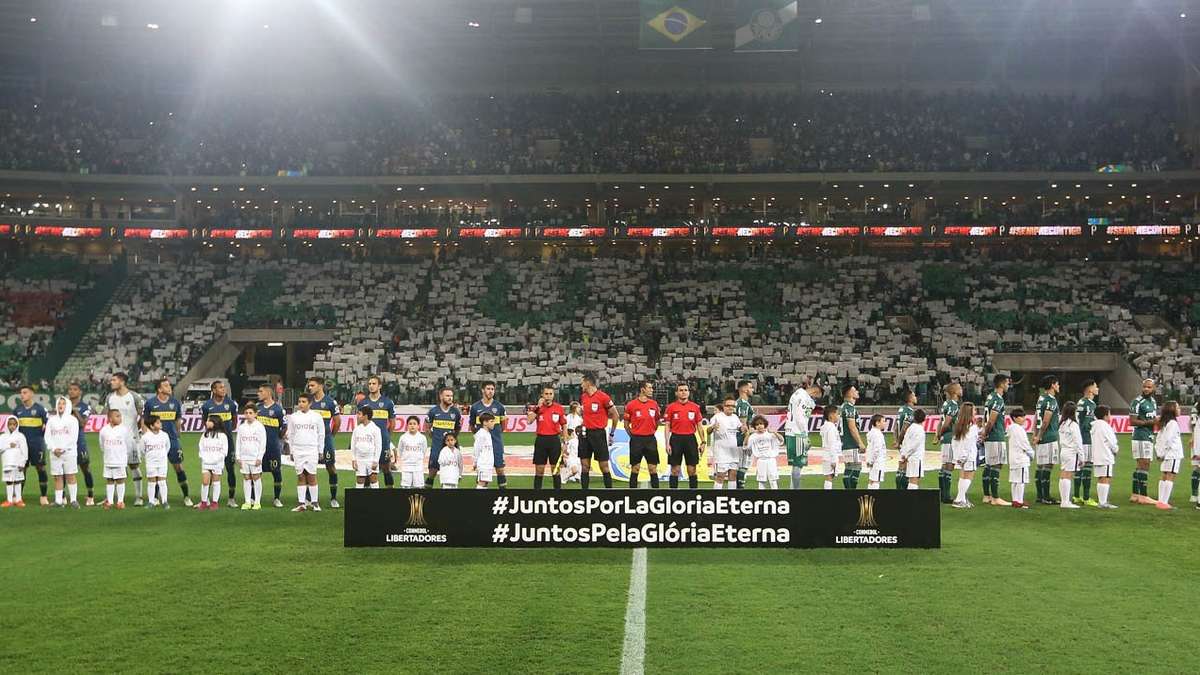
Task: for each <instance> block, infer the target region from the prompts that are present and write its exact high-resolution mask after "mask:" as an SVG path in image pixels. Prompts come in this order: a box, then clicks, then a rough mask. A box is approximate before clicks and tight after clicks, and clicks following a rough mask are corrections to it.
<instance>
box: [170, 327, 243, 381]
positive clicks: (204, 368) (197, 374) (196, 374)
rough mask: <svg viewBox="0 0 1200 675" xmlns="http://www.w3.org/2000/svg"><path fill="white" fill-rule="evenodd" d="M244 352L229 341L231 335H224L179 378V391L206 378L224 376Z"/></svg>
mask: <svg viewBox="0 0 1200 675" xmlns="http://www.w3.org/2000/svg"><path fill="white" fill-rule="evenodd" d="M241 353H242V347H240V346H238V345H235V344H233V343H231V342H230V341H229V335H228V334H226V335H223V336H222V337H221V339H219V340H217V341H216V343H214V344H213V346H211V347H209V348H208V350H207V351H205V352H204V355H203V356H201V357H200V359H199V360H198V361H196V363H195V365H193V366H192V367H191V368H189V369H188V371H187V374H186V375H184V376H183V378H182V379H180V380H179V384H178V385H177V387H178V389H179V391H187V389H188V387H190V386H191V385H192V383H193V382H195V381H196V380H200V379H205V378H223V377H225V373H226V371H228V370H229V367H230V366H232V365H233V362H234V361H237V358H238V356H240V355H241Z"/></svg>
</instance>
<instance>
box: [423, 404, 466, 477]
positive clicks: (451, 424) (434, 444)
mask: <svg viewBox="0 0 1200 675" xmlns="http://www.w3.org/2000/svg"><path fill="white" fill-rule="evenodd" d="M426 421H428V422H429V437H430V443H429V473H428V474H426V475H425V487H433V478H434V476H437V474H438V470H439V469H440V468H441V462H439V461H438V454H439V453H441V451H442V446H443V445H444V444H445V442H446V434H449V433H454V434H457V433H458V429H459V427H460V426H462V411H461V410H459V409H458V406H456V405H454V390H453V389H451V388H450V387H442V388H441V389H438V402H437V405H435V406H433V407H432V408H430V409H429V413H428V414H427V415H426ZM456 482H457V481H456Z"/></svg>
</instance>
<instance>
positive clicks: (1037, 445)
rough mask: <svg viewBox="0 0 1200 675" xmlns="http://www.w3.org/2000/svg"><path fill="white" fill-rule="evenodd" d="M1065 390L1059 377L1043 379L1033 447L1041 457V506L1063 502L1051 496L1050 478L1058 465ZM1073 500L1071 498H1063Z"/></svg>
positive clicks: (1038, 483) (1039, 465)
mask: <svg viewBox="0 0 1200 675" xmlns="http://www.w3.org/2000/svg"><path fill="white" fill-rule="evenodd" d="M1060 389H1062V385H1061V384H1059V382H1058V378H1057V377H1055V376H1054V375H1047V376H1045V377H1043V378H1042V394H1041V396H1038V401H1037V408H1036V414H1035V415H1034V418H1033V420H1034V421H1033V423H1034V425H1035V427H1034V432H1033V447H1034V452H1035V453H1036V457H1037V466H1038V468H1037V489H1038V503H1039V504H1054V505H1057V504H1058V503H1059V501H1058V500H1057V499H1055V498H1054V497H1053V496H1051V495H1050V476H1051V474H1053V473H1054V465H1055V464H1057V463H1058V422H1059V410H1058V392H1059V390H1060ZM1061 496H1062V497H1063V498H1064V499H1069V498H1070V497H1069V496H1068V495H1061Z"/></svg>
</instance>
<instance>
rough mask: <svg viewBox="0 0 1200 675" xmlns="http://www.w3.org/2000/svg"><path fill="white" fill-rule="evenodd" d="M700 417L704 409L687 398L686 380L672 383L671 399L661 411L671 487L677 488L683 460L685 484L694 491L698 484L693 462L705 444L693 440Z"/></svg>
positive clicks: (698, 456)
mask: <svg viewBox="0 0 1200 675" xmlns="http://www.w3.org/2000/svg"><path fill="white" fill-rule="evenodd" d="M703 418H704V411H703V410H701V409H700V406H699V405H697V404H696V402H695V401H692V400H691V389H690V388H689V387H688V385H687V383H686V382H680V383H679V384H677V385H675V400H674V401H671V403H670V405H668V406H667V409H666V411H665V412H663V420H664V423H665V424H666V425H667V453H668V454H667V463H668V464H670V465H671V477H670V479H669V481H668V483H669V484H670V486H671V488H672V489H675V488H678V487H679V475H680V466H681V465H682V464H683V463H684V462H686V463H687V472H688V487H690V488H692V489H693V490H694V489H696V488H697V487H699V486H700V479H699V478H697V477H696V465H697V464H699V463H700V451H701V450H703V449H704V447H705V444H704V443H702V442H699V441H698V440H697V439H696V431H697V430H698V429H699V428H700V421H701V420H702V419H703Z"/></svg>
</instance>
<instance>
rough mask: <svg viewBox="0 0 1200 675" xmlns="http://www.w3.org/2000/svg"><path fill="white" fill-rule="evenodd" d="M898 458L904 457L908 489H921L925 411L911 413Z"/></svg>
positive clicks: (919, 410)
mask: <svg viewBox="0 0 1200 675" xmlns="http://www.w3.org/2000/svg"><path fill="white" fill-rule="evenodd" d="M900 456H901V457H904V476H905V478H908V489H909V490H919V489H921V478H922V477H923V476H924V475H925V471H924V466H923V464H924V459H925V411H924V410H921V409H920V408H917V409H916V410H914V411H913V423H912V424H910V425H908V429H907V430H906V431H905V432H904V440H902V441H900Z"/></svg>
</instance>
